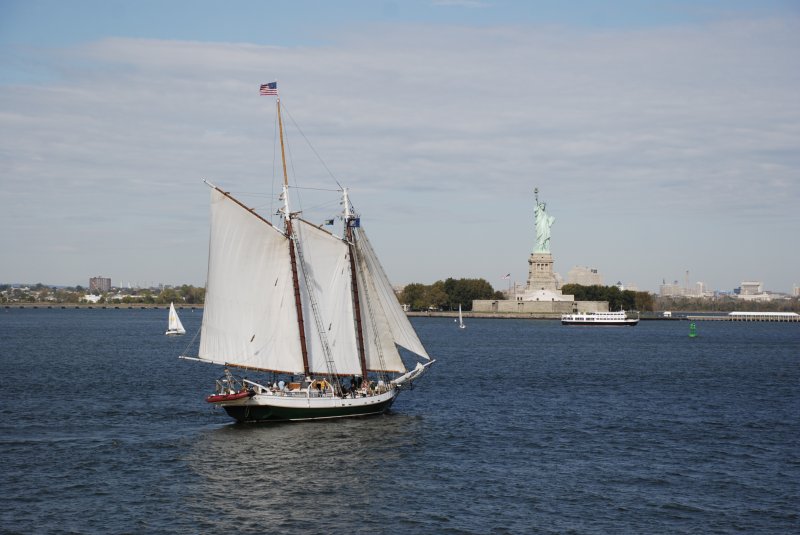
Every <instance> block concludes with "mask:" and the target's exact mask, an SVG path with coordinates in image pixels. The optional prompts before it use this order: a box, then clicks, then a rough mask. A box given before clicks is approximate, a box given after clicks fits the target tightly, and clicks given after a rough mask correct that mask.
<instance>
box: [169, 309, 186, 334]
mask: <svg viewBox="0 0 800 535" xmlns="http://www.w3.org/2000/svg"><path fill="white" fill-rule="evenodd" d="M167 334H186V329H184V328H183V323H181V319H180V318H179V317H178V313H177V312H176V311H175V304H174V303H170V304H169V320H168V322H167Z"/></svg>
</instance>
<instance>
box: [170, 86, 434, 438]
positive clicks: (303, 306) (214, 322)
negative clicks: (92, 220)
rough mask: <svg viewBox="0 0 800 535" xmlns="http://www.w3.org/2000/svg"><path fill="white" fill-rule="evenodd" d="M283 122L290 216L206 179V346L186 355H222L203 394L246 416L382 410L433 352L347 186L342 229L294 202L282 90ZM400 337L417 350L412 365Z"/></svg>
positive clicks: (270, 418) (209, 358)
mask: <svg viewBox="0 0 800 535" xmlns="http://www.w3.org/2000/svg"><path fill="white" fill-rule="evenodd" d="M265 88H266V89H265ZM261 94H262V95H277V84H276V83H272V84H264V86H262V88H261ZM277 122H278V129H277V130H278V132H279V135H280V143H281V159H282V161H283V192H282V194H281V196H280V200H281V201H282V203H283V206H282V208H281V209H280V210H279V214H280V216H281V219H282V223H283V224H282V225H281V226H274V225H272V224H271V223H270V222H269V221H268V220H267V219H265V218H263V217H262V216H260V215H258V214H257V213H256V211H255V210H254V209H252V208H250V207H248V206H246V205H245V204H243V203H242V202H241V201H239V200H237V199H236V198H234V197H233V196H232V195H231V194H230V193H229V192H227V191H224V190H223V189H221V188H218V187H216V186H214V185H212V184H208V183H207V184H208V185H209V186H210V187H211V233H210V244H209V261H208V278H207V281H206V300H205V306H204V312H203V323H202V327H201V330H200V346H199V350H198V355H197V357H194V356H182V358H185V359H190V360H199V361H202V362H209V363H213V364H217V365H221V366H224V375H223V376H222V377H220V378H219V379H218V380H217V381H216V387H215V390H214V392H213V393H212V394H211V395H209V396H208V397H207V398H206V401H207V402H209V403H212V404H214V405H215V406H218V407H221V408H222V409H224V410H225V411H226V412H227V413H228V415H229V416H231V417H232V418H234V419H236V420H237V421H240V422H279V421H294V420H313V419H321V418H342V417H352V416H365V415H371V414H380V413H383V412H385V411H386V410H388V409H389V407H391V405H392V403H394V401H395V399H396V398H397V396H398V394H399V393H400V392H401V391H402V390H404V389H406V388H409V387H410V386H411V384H412V382H413V381H415V380H416V379H418V378H419V377H420V376H422V375H423V374H424V373H425V372H426V371H427V370H428V369H429V368H430V366H431V364H433V362H435V361H434V360H432V359H431V358H430V356H429V355H428V353H427V352H426V351H425V348H424V347H423V345H422V343H421V342H420V340H419V338H418V337H417V334H416V333H415V332H414V329H413V327H412V326H411V323H410V322H409V320H408V318H407V317H406V314H405V312H404V311H403V309H402V307H401V306H400V304H399V302H398V300H397V297H396V296H395V293H394V290H393V289H392V285H391V283H390V282H389V279H388V277H387V276H386V273H385V272H384V270H383V268H382V267H381V264H380V262H379V261H378V258H377V256H376V255H375V251H374V250H373V249H372V246H371V245H370V242H369V240H368V239H367V236H366V234H365V233H364V230H363V228H362V227H361V219H360V216H359V215H358V214H357V213H356V212H355V211H354V209H353V206H352V204H351V203H350V199H349V196H348V191H347V189H346V188H342V189H341V190H340V192H341V195H342V201H341V204H342V206H343V211H342V214H341V220H342V222H343V225H342V235H341V236H336V235H334V234H333V233H331V232H328V231H327V230H325V229H323V228H321V226H320V225H315V224H312V223H310V222H308V221H306V220H304V219H303V218H302V217H301V214H300V212H295V211H292V210H291V209H290V206H289V197H290V196H289V180H288V175H287V169H286V156H285V149H284V133H283V122H282V120H281V103H280V98H278V99H277ZM281 227H282V228H281ZM398 348H403V349H405V350H407V351H408V352H409V353H410V355H409V354H407V355H406V359H407V360H411V359H412V358H413V359H414V360H415V361H416V365H415V366H413V367H412V368H411V370H410V371H409V370H408V369H407V367H406V364H405V363H404V362H403V358H402V356H401V353H400V351H399V349H398ZM232 369H241V370H247V371H248V373H249V372H255V373H260V374H263V375H264V378H263V379H261V378H253V376H252V375H251V376H250V378H248V377H243V376H238V375H234V374H233V372H232V371H231V370H232Z"/></svg>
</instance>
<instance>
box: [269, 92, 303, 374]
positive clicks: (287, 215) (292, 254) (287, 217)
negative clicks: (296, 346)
mask: <svg viewBox="0 0 800 535" xmlns="http://www.w3.org/2000/svg"><path fill="white" fill-rule="evenodd" d="M276 102H277V107H278V131H279V133H280V138H281V162H282V163H283V218H284V223H285V225H286V236H287V237H288V238H289V258H291V262H292V284H293V285H294V306H295V310H297V328H298V330H299V334H300V350H301V351H302V353H303V372H304V373H305V375H306V376H308V375H309V368H308V347H307V346H306V328H305V323H304V322H303V305H302V300H301V297H300V280H299V279H298V276H297V252H296V251H295V245H294V239H295V236H294V232H293V231H292V213H291V212H290V211H289V174H288V173H287V172H286V150H285V148H284V145H283V120H282V119H281V98H280V97H278V99H277V101H276Z"/></svg>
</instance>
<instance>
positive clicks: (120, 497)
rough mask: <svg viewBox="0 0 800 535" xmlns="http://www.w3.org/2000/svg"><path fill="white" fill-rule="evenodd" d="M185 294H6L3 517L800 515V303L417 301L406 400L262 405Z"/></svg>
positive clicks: (717, 524) (781, 521) (266, 520)
mask: <svg viewBox="0 0 800 535" xmlns="http://www.w3.org/2000/svg"><path fill="white" fill-rule="evenodd" d="M179 314H180V315H181V319H182V321H183V323H184V325H185V326H186V329H187V331H188V333H189V334H188V335H186V336H183V337H166V336H164V335H163V332H164V330H165V328H166V322H167V311H166V310H164V309H162V310H141V309H120V310H113V309H109V310H103V309H91V310H60V309H53V310H47V309H38V310H32V309H28V310H21V309H0V366H1V368H0V371H1V372H2V375H0V377H2V392H3V396H2V398H1V399H2V401H0V451H2V457H0V460H2V469H0V501H2V504H3V506H2V508H0V532H8V533H14V532H19V533H214V532H222V531H230V530H235V531H242V532H250V533H252V532H256V533H292V532H304V533H326V534H327V533H332V532H345V531H353V532H356V533H475V534H483V533H789V532H798V530H800V517H799V516H798V503H800V448H799V446H798V438H800V325H797V324H769V323H760V324H756V323H750V324H743V323H722V322H709V323H703V322H700V323H698V334H699V336H698V338H695V339H690V338H689V337H688V329H689V326H688V323H686V322H679V321H675V322H642V323H640V324H639V326H638V327H635V328H630V327H621V328H617V327H606V328H597V327H595V328H588V327H562V326H561V325H560V324H559V323H558V322H553V321H526V320H467V329H466V330H460V329H458V328H457V326H456V324H455V323H454V322H453V321H452V320H451V319H433V318H414V319H413V323H414V325H415V326H416V327H417V330H418V332H419V334H420V338H421V339H422V340H423V342H424V343H425V344H426V347H427V348H428V349H429V351H430V353H431V354H432V355H434V356H435V357H436V358H437V359H438V361H437V363H436V364H434V366H433V369H432V371H431V373H429V374H428V375H427V376H426V377H425V378H423V380H421V381H420V382H419V383H418V385H417V386H416V387H415V388H414V390H413V391H411V392H405V393H403V394H402V395H401V396H400V398H399V399H398V401H397V402H396V403H395V405H394V407H393V409H392V412H391V413H389V414H386V415H384V416H380V417H375V418H367V419H354V420H340V421H330V422H310V423H303V424H279V425H272V426H263V425H262V426H245V425H236V424H233V423H232V422H231V420H229V419H228V417H227V416H226V415H225V413H224V412H222V411H221V410H219V409H215V408H213V407H211V406H208V404H206V403H205V402H204V401H203V397H204V396H205V395H206V394H208V393H209V390H210V388H211V386H212V383H213V379H215V378H216V377H217V375H218V374H219V373H220V370H219V369H218V368H217V367H213V366H209V365H205V364H200V363H193V362H187V361H182V360H178V359H176V358H175V356H176V355H178V354H180V353H181V352H182V351H183V350H184V348H185V347H186V345H187V344H188V343H189V341H190V340H191V338H192V336H193V335H194V333H195V332H196V331H197V329H198V327H199V323H200V319H201V315H202V312H201V311H199V310H198V311H190V310H188V309H184V310H182V311H180V310H179Z"/></svg>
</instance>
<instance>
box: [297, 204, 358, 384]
mask: <svg viewBox="0 0 800 535" xmlns="http://www.w3.org/2000/svg"><path fill="white" fill-rule="evenodd" d="M295 230H296V233H297V236H298V239H299V241H300V250H301V253H302V257H303V263H302V265H301V269H302V270H304V271H305V274H304V276H303V277H301V278H300V279H301V282H300V288H301V296H302V299H303V310H304V316H305V326H306V340H307V343H308V348H309V350H308V366H309V371H310V372H311V373H316V374H328V373H332V374H339V375H356V374H360V373H361V365H360V363H359V359H358V345H357V341H356V330H355V319H354V312H353V294H352V284H351V277H350V260H349V256H348V254H349V253H348V246H347V244H346V243H345V242H344V241H342V240H341V239H340V238H337V237H335V236H333V235H331V234H330V233H329V232H327V231H325V230H322V229H320V228H318V227H316V226H314V225H311V224H310V223H308V222H306V221H303V220H299V219H298V220H295ZM306 280H307V281H308V283H309V284H306ZM312 293H313V301H314V304H315V305H316V309H317V310H316V311H314V310H313V306H312V299H311V298H312ZM315 314H318V316H319V318H318V320H317V317H315ZM318 323H319V325H318ZM320 330H321V331H322V334H324V340H325V341H326V342H327V346H328V348H329V351H330V355H326V350H325V347H324V343H323V336H322V334H321V333H320ZM328 357H330V359H329V358H328Z"/></svg>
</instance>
